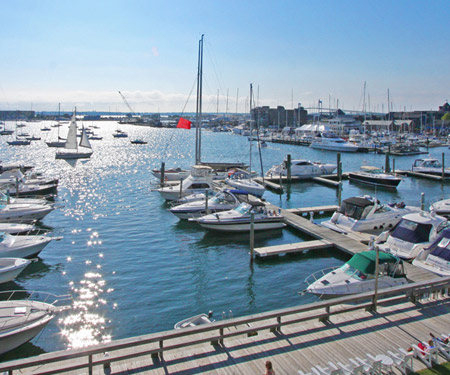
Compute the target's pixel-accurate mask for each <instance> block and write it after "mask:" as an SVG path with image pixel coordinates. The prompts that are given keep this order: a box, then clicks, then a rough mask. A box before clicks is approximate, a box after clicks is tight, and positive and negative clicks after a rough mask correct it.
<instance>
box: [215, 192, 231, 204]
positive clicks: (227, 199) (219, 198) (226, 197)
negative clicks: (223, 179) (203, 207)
mask: <svg viewBox="0 0 450 375" xmlns="http://www.w3.org/2000/svg"><path fill="white" fill-rule="evenodd" d="M209 202H210V203H214V204H226V203H233V202H234V199H233V197H232V196H231V195H230V194H226V193H224V192H220V193H219V194H217V195H216V196H214V197H212V198H211V199H210V200H209Z"/></svg>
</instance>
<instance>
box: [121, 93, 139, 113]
mask: <svg viewBox="0 0 450 375" xmlns="http://www.w3.org/2000/svg"><path fill="white" fill-rule="evenodd" d="M119 95H120V96H121V97H122V100H123V102H124V103H125V105H126V106H127V107H128V109H129V110H130V117H132V116H134V115H135V114H136V113H134V111H133V108H131V105H130V103H128V101H127V99H126V98H125V96H123V94H122V93H121V92H120V91H119Z"/></svg>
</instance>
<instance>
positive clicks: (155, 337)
mask: <svg viewBox="0 0 450 375" xmlns="http://www.w3.org/2000/svg"><path fill="white" fill-rule="evenodd" d="M449 287H450V278H438V279H433V280H429V281H426V282H423V283H416V284H413V285H407V286H400V287H396V288H392V289H389V290H386V289H385V290H381V291H379V293H378V296H377V298H375V297H374V294H373V293H363V294H359V295H354V296H347V297H340V298H336V299H332V300H327V301H320V302H314V303H310V304H307V305H302V306H296V307H290V308H285V309H280V310H275V311H270V312H265V313H259V314H255V315H250V316H246V317H240V318H232V319H226V320H222V321H218V322H213V323H211V324H206V325H202V326H197V327H193V328H185V329H181V330H171V331H165V332H161V333H155V334H149V335H143V336H137V337H132V338H127V339H121V340H115V341H112V342H110V343H105V344H100V345H96V346H91V347H88V348H83V349H72V350H65V351H59V352H54V353H47V354H42V355H39V356H37V357H32V358H27V359H21V360H15V361H10V362H5V363H1V364H0V371H6V372H8V374H9V375H13V374H19V373H20V374H35V375H36V374H40V375H50V374H56V373H64V374H86V375H88V374H89V375H91V374H105V373H108V374H109V373H110V374H148V375H153V374H179V375H181V374H218V375H229V374H243V375H252V374H258V373H262V372H263V369H264V363H265V361H266V360H271V361H272V363H273V364H274V369H275V371H276V372H277V374H278V375H287V374H297V373H298V371H303V372H305V373H308V372H310V369H311V367H313V366H316V365H320V366H322V367H326V366H327V363H328V362H329V361H331V362H334V363H337V362H342V363H345V364H347V363H349V359H350V358H355V357H361V358H366V355H367V354H371V355H373V356H376V355H378V354H387V351H388V350H391V351H394V352H398V348H399V347H400V348H404V349H406V348H408V347H409V346H410V345H411V344H416V343H417V342H418V341H420V340H428V339H429V338H430V336H429V333H430V332H432V333H433V334H434V335H435V336H439V335H440V334H441V333H448V327H449V325H450V310H449V302H450V298H449V294H448V288H449ZM105 353H107V354H105ZM439 361H440V362H444V361H445V359H444V358H443V357H441V356H439ZM412 362H413V366H414V370H415V371H417V370H420V369H423V368H424V367H425V365H424V364H423V363H422V362H420V361H419V360H417V359H413V360H412ZM391 370H392V371H393V372H394V373H395V374H399V371H398V370H395V369H394V368H392V369H391Z"/></svg>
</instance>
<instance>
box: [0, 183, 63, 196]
mask: <svg viewBox="0 0 450 375" xmlns="http://www.w3.org/2000/svg"><path fill="white" fill-rule="evenodd" d="M8 186H10V189H8V190H7V191H9V195H11V196H14V197H25V196H30V195H33V196H36V195H48V194H52V193H54V192H55V191H56V189H57V187H58V185H57V184H46V185H31V184H23V183H21V182H20V183H19V184H18V185H15V186H13V185H3V186H1V188H3V189H4V190H6V189H7V187H8Z"/></svg>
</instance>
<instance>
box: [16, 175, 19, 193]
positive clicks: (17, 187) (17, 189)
mask: <svg viewBox="0 0 450 375" xmlns="http://www.w3.org/2000/svg"><path fill="white" fill-rule="evenodd" d="M16 198H19V179H18V178H17V177H16Z"/></svg>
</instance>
